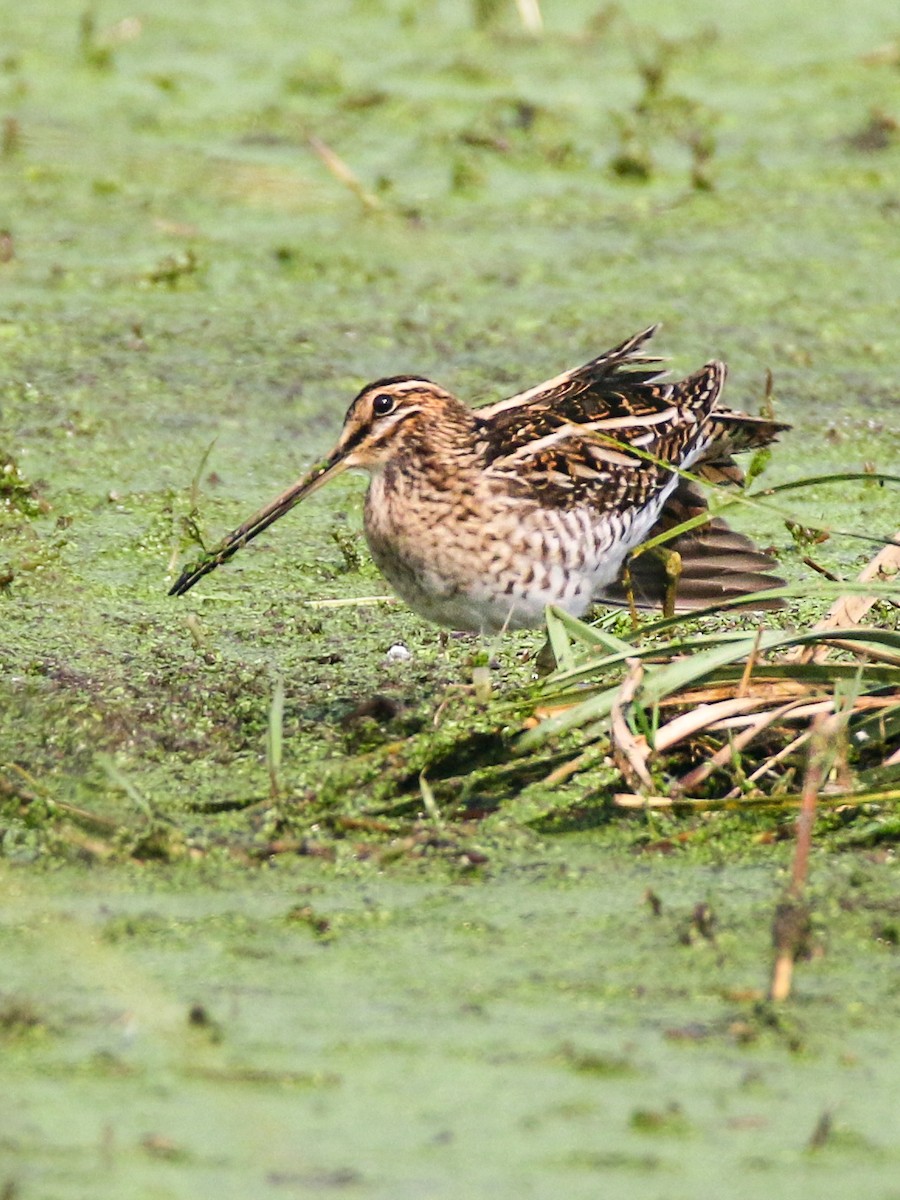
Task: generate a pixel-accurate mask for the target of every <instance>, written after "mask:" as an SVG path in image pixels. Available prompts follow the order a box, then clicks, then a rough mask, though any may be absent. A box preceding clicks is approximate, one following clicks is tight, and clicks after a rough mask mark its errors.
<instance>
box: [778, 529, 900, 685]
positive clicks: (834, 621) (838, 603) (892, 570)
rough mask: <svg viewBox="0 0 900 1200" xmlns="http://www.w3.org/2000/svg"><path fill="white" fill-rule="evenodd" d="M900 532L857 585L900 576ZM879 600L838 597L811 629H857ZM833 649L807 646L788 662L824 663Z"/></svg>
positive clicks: (867, 565) (862, 573)
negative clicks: (853, 626)
mask: <svg viewBox="0 0 900 1200" xmlns="http://www.w3.org/2000/svg"><path fill="white" fill-rule="evenodd" d="M898 542H900V530H898V531H897V532H896V533H895V534H894V537H893V539H892V541H891V542H890V543H889V544H888V545H886V546H882V548H881V549H880V550H879V551H878V553H877V554H876V555H875V557H874V558H873V559H871V561H870V562H868V563H866V565H865V567H863V569H862V571H860V573H859V576H858V582H859V583H868V582H869V581H870V580H873V579H879V578H880V579H890V578H893V576H895V575H896V574H897V573H898V572H900V545H897V544H895V543H898ZM877 600H878V597H877V596H858V595H851V596H839V597H838V599H837V600H835V602H834V604H832V606H831V608H830V609H829V610H828V612H827V613H826V615H825V616H824V617H823V618H822V620H821V621H819V622H818V623H817V624H816V625H814V626H813V630H814V631H815V632H816V633H827V631H828V630H829V629H846V628H847V627H848V626H850V625H858V624H859V623H860V621H861V620H862V618H863V617H864V616H865V615H866V613H867V612H868V611H869V609H870V608H871V607H872V605H873V604H875V603H876V602H877ZM832 648H833V647H832V646H829V645H810V646H803V647H800V648H798V649H796V650H793V651H791V652H790V654H788V656H787V657H788V659H789V660H790V661H794V662H802V663H808V662H823V661H824V660H825V659H826V658H827V657H828V655H829V654H830V653H831V650H832Z"/></svg>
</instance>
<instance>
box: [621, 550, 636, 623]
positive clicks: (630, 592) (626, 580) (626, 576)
mask: <svg viewBox="0 0 900 1200" xmlns="http://www.w3.org/2000/svg"><path fill="white" fill-rule="evenodd" d="M638 554H640V549H638V550H636V551H635V552H634V554H629V556H628V558H626V560H625V566H624V567H623V569H622V584H623V586H624V588H625V595H626V597H627V599H628V615H629V616H630V617H631V628H632V629H637V627H638V624H639V622H638V611H637V604H636V603H635V600H634V585H633V583H632V581H631V560H632V558H634V557H635V556H636V555H638Z"/></svg>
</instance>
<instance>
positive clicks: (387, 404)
mask: <svg viewBox="0 0 900 1200" xmlns="http://www.w3.org/2000/svg"><path fill="white" fill-rule="evenodd" d="M393 407H394V397H393V396H389V395H388V394H387V392H379V394H378V395H377V396H376V397H375V399H374V400H373V401H372V412H373V413H374V414H375V416H376V417H386V416H387V415H388V413H389V412H390V411H391V409H392V408H393Z"/></svg>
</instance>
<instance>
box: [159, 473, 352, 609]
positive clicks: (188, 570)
mask: <svg viewBox="0 0 900 1200" xmlns="http://www.w3.org/2000/svg"><path fill="white" fill-rule="evenodd" d="M345 467H346V463H345V462H344V460H343V459H342V458H338V457H337V452H335V453H334V454H332V455H330V457H328V458H326V459H325V460H324V461H323V462H320V463H318V464H317V465H316V466H314V467H313V468H312V470H311V471H309V472H308V473H307V474H306V475H304V476H303V478H302V479H298V480H297V482H296V483H293V484H291V486H290V487H289V488H288V489H287V491H285V492H282V493H281V495H280V496H276V497H275V499H274V500H273V501H272V502H271V503H270V504H267V505H266V506H265V508H261V509H260V510H259V512H258V513H254V515H253V516H252V517H251V518H250V519H249V520H248V521H245V522H244V523H243V525H239V526H238V527H237V529H233V530H232V531H231V533H229V534H228V535H227V537H224V538H223V539H222V540H221V542H219V544H218V546H216V547H215V549H213V550H209V551H207V552H206V553H205V554H203V555H202V557H200V558H198V559H197V560H196V561H195V562H192V563H191V564H190V565H189V566H187V567H185V568H184V570H183V571H182V572H181V574H180V575H179V576H178V578H177V579H176V580H175V582H174V583H173V584H172V586H171V587H170V588H169V595H170V596H183V595H184V593H185V592H187V591H190V589H191V588H192V587H193V586H194V584H195V583H196V582H197V580H198V579H202V578H203V576H204V575H208V574H209V573H210V571H214V570H215V569H216V567H218V566H220V565H221V564H222V563H223V562H227V561H228V559H229V558H231V557H232V555H234V554H237V552H238V550H240V548H241V546H246V544H247V542H252V541H253V539H254V538H255V537H256V535H257V534H258V533H262V531H263V530H264V529H268V528H269V526H270V525H271V524H273V522H275V521H277V520H278V518H279V517H283V516H284V514H285V513H286V512H289V511H290V509H292V508H293V507H294V505H295V504H299V503H300V501H301V500H305V499H306V497H307V496H311V495H312V493H313V492H315V491H317V490H318V489H319V488H320V487H321V486H322V484H323V483H326V482H327V481H328V480H329V479H331V478H332V477H333V476H334V475H339V474H340V473H341V471H343V470H344V469H345Z"/></svg>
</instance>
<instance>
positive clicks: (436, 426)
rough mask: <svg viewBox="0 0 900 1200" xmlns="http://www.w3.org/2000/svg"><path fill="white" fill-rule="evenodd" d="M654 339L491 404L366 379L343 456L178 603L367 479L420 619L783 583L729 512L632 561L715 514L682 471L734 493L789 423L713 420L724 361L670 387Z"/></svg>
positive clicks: (694, 596) (383, 546)
mask: <svg viewBox="0 0 900 1200" xmlns="http://www.w3.org/2000/svg"><path fill="white" fill-rule="evenodd" d="M655 328H656V327H655V326H653V327H651V328H650V329H646V330H644V332H642V333H639V334H637V335H636V336H635V337H633V338H629V340H628V341H626V342H623V343H622V344H621V345H620V346H616V347H615V349H614V350H610V351H608V352H607V353H606V354H601V355H600V357H599V358H595V359H593V360H592V361H591V362H589V363H586V364H585V366H583V367H578V368H576V369H575V370H572V371H566V372H564V373H563V374H562V375H557V376H556V377H555V378H554V379H550V380H548V381H547V382H546V383H541V384H539V385H538V386H537V387H533V388H530V389H529V390H528V391H526V392H520V393H519V394H518V395H516V396H511V397H510V398H509V399H507V400H501V401H500V402H499V403H497V404H491V405H488V406H487V407H486V408H479V409H474V410H473V409H470V408H468V407H467V406H466V405H464V404H462V403H461V402H460V401H459V400H457V399H456V398H455V397H454V396H452V395H451V394H450V393H449V392H447V391H445V390H444V389H443V388H441V387H438V386H437V384H434V383H431V382H429V380H427V379H421V378H419V377H418V376H408V375H398V376H393V377H392V378H389V379H379V380H378V381H377V382H375V383H371V384H369V386H368V387H365V388H363V390H362V391H361V392H360V393H359V395H358V396H357V397H356V399H355V400H354V401H353V403H352V404H351V405H350V408H349V410H348V412H347V416H346V418H345V420H344V428H343V431H342V433H341V436H340V438H339V440H338V443H337V445H336V446H335V448H334V450H333V451H332V452H331V454H330V455H329V456H328V457H327V458H326V459H324V460H323V461H322V462H320V463H319V464H318V465H317V466H315V467H313V469H312V470H311V471H309V472H308V473H307V474H306V475H305V476H304V477H303V478H302V479H300V480H298V481H297V482H296V483H294V484H292V486H291V487H289V488H288V489H287V491H285V492H283V493H282V494H281V495H280V496H278V497H277V499H275V500H273V501H272V502H271V504H268V505H266V507H265V508H263V509H260V511H259V512H258V513H256V514H255V516H253V517H251V518H250V520H249V521H245V522H244V524H243V525H241V526H239V528H237V529H235V530H234V531H233V532H232V533H230V534H228V536H227V537H226V538H225V539H224V540H223V541H222V542H221V543H220V544H219V545H218V546H217V547H216V548H215V549H214V550H212V551H210V552H209V553H207V554H205V555H204V556H203V557H202V558H200V559H199V560H198V561H197V562H195V563H193V564H192V565H190V566H189V567H187V568H186V569H185V570H184V571H183V573H182V574H181V576H180V577H179V579H178V580H177V582H176V583H175V585H174V586H173V587H172V589H171V593H170V594H173V595H182V594H183V593H184V592H186V591H187V590H188V589H189V588H191V587H193V585H194V584H195V583H196V582H197V580H198V579H200V578H201V577H202V576H203V575H206V574H207V573H208V572H209V571H212V570H213V569H214V568H215V567H217V566H218V565H219V564H220V563H223V562H225V560H226V559H228V558H230V557H231V556H232V555H233V554H234V553H235V552H236V551H237V550H239V549H240V548H241V546H243V545H244V544H245V543H246V542H249V541H250V540H251V538H255V537H256V536H257V534H259V533H261V532H262V531H263V530H264V529H266V528H268V526H269V525H271V524H272V522H273V521H276V520H277V519H278V518H279V517H280V516H282V515H283V514H284V513H286V512H287V511H288V509H290V508H293V506H294V505H295V504H298V503H299V502H300V501H301V500H303V499H305V498H306V497H307V496H309V495H311V494H312V493H313V492H314V491H316V489H317V488H319V487H321V486H322V484H324V483H325V482H327V480H329V479H332V478H333V477H334V476H335V475H337V474H339V473H340V472H341V471H345V470H347V469H349V468H361V469H362V470H365V471H368V472H369V474H370V476H371V481H370V483H369V490H368V494H367V496H366V503H365V516H364V524H365V532H366V538H367V540H368V543H369V548H370V550H371V552H372V557H373V558H374V560H375V562H376V563H377V565H378V567H379V568H380V569H381V571H382V572H383V573H384V575H385V576H386V578H387V579H388V581H389V582H390V583H391V585H392V586H393V587H394V589H395V590H396V591H397V592H398V593H399V594H400V596H402V598H403V599H404V600H405V601H406V603H407V604H408V605H409V606H410V608H412V609H414V610H415V611H416V612H417V613H419V614H420V615H421V616H423V617H426V618H427V619H428V620H430V621H436V622H437V623H438V624H440V625H446V626H449V627H450V628H451V629H469V630H483V631H494V630H500V629H505V628H522V627H525V626H532V625H538V624H540V623H541V622H542V621H543V617H544V607H545V605H547V604H556V605H558V606H559V607H560V608H563V609H566V610H567V611H568V612H570V613H573V614H574V615H576V616H580V615H581V614H582V613H584V612H585V610H586V609H587V608H588V607H589V606H590V605H591V604H592V603H594V602H595V601H601V602H607V603H611V604H623V603H629V602H633V603H634V604H635V605H637V606H639V607H653V606H665V607H666V609H667V610H669V611H671V610H672V609H673V607H674V609H676V610H683V609H694V608H702V607H706V606H707V605H715V604H716V603H719V602H721V601H723V600H726V599H734V598H739V597H741V596H745V595H748V594H749V593H751V592H755V591H758V590H762V589H766V588H771V587H777V586H778V585H779V584H780V583H781V580H780V579H777V578H775V577H774V576H772V575H770V574H769V573H768V572H769V571H770V570H771V568H772V567H773V566H774V563H773V561H772V559H771V558H769V557H768V556H767V555H766V554H763V553H762V552H761V551H759V550H758V549H757V548H756V547H755V546H754V545H753V543H752V542H751V541H750V540H749V539H748V538H746V537H744V536H743V535H742V534H738V533H735V532H734V531H733V530H731V529H729V528H728V526H727V525H726V524H725V522H724V521H722V520H721V519H719V518H711V519H708V520H707V521H706V523H705V524H702V525H700V526H699V527H695V528H693V529H692V530H691V531H690V532H687V533H682V534H680V535H676V536H675V537H674V538H673V539H672V540H671V541H670V542H669V543H668V553H664V554H659V553H657V552H652V551H651V552H648V553H643V554H635V553H634V551H635V550H637V549H638V548H639V547H640V546H641V543H643V542H646V541H647V540H649V539H650V538H652V537H655V536H656V535H657V534H658V533H661V532H665V531H666V530H668V529H672V528H673V527H674V526H676V525H679V524H681V523H682V522H684V521H685V520H687V519H689V518H691V517H694V516H701V517H702V515H703V514H704V513H705V512H706V511H707V505H706V501H705V499H704V497H703V494H702V492H701V490H700V488H698V487H697V486H696V484H695V483H693V482H691V481H689V480H688V479H686V478H684V477H683V476H682V475H680V474H679V473H678V472H679V471H687V470H690V471H691V472H693V474H694V475H696V476H699V477H700V478H705V479H707V480H710V481H713V482H732V483H738V482H740V481H741V479H742V478H743V476H742V474H741V471H740V468H739V467H738V466H737V465H736V464H735V463H734V461H733V459H732V457H731V456H732V454H734V453H736V452H738V451H741V450H749V449H751V448H753V447H757V446H765V445H767V444H768V443H769V442H771V441H773V440H774V439H775V438H776V437H777V435H778V433H779V432H780V431H781V430H783V429H787V428H788V426H786V425H782V424H779V423H777V422H775V421H770V420H765V419H763V418H760V417H750V416H747V415H746V414H744V413H740V412H732V411H730V410H728V409H723V408H718V407H717V403H718V399H719V393H720V391H721V388H722V384H723V382H724V380H725V367H724V365H723V364H722V363H720V362H711V363H707V365H706V366H705V367H702V368H701V369H700V370H699V371H697V372H696V374H694V375H691V376H689V377H688V378H687V379H684V380H682V381H681V382H678V383H673V382H665V381H664V380H662V378H661V375H662V373H661V372H660V370H659V369H658V367H657V366H656V365H655V364H657V363H659V362H660V361H661V360H660V359H658V358H652V357H648V356H647V355H645V354H644V353H642V351H643V349H644V346H645V344H646V343H647V341H648V340H649V339H650V337H651V336H652V334H653V332H654V330H655ZM673 551H674V552H677V554H673V553H672V552H673ZM673 563H674V564H675V569H674V570H673V569H672V566H673ZM673 601H674V604H673ZM759 607H766V605H759ZM769 607H774V605H772V604H770V605H769Z"/></svg>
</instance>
